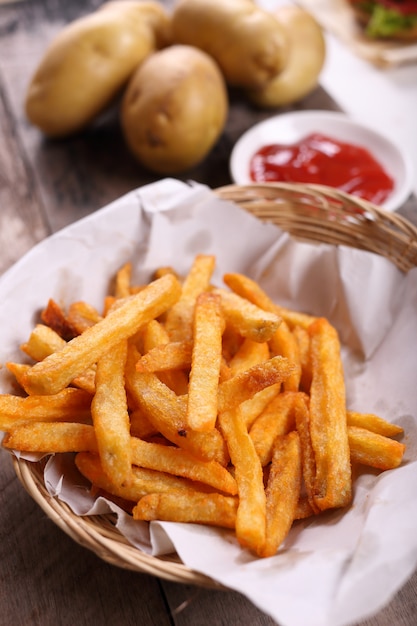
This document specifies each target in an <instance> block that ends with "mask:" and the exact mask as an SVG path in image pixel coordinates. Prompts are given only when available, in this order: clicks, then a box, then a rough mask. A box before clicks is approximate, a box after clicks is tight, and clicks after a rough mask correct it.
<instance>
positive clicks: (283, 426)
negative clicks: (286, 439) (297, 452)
mask: <svg viewBox="0 0 417 626" xmlns="http://www.w3.org/2000/svg"><path fill="white" fill-rule="evenodd" d="M298 393H301V392H298V391H297V392H293V391H285V392H283V393H279V394H276V395H275V396H274V397H273V398H272V399H271V401H270V402H269V403H268V404H267V405H266V407H265V408H264V410H263V411H262V413H260V415H259V416H258V417H257V418H256V420H255V421H254V422H253V424H252V425H251V427H250V430H249V435H250V438H251V439H252V441H253V445H254V446H255V450H256V453H257V455H258V456H259V460H260V461H261V465H262V467H265V466H266V465H268V463H270V462H271V459H272V450H273V447H274V442H275V439H276V438H277V437H279V436H281V435H286V434H287V433H289V432H290V431H291V430H293V429H294V427H295V417H294V402H295V399H296V397H297V394H298Z"/></svg>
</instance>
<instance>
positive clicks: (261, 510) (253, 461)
mask: <svg viewBox="0 0 417 626" xmlns="http://www.w3.org/2000/svg"><path fill="white" fill-rule="evenodd" d="M219 425H220V429H221V431H222V433H223V437H224V438H225V440H226V442H227V447H228V450H229V453H230V458H231V462H232V464H233V465H234V471H235V478H236V482H237V488H238V495H239V504H238V509H237V514H236V537H237V540H238V541H239V543H240V545H241V546H242V547H244V548H248V549H249V550H251V551H252V552H254V553H255V554H259V552H260V550H261V549H262V546H263V545H264V543H265V520H266V496H265V489H264V482H263V472H262V466H261V463H260V461H259V458H258V455H257V454H256V450H255V448H254V445H253V443H252V440H251V438H250V437H249V434H248V431H247V428H246V426H245V424H244V423H243V420H242V418H241V417H240V416H239V414H238V413H237V411H233V410H231V411H224V412H222V413H220V414H219Z"/></svg>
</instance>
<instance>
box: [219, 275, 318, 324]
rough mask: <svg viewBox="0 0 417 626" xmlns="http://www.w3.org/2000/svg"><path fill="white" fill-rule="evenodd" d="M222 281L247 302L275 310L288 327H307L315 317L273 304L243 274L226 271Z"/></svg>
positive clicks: (262, 291) (254, 282)
mask: <svg viewBox="0 0 417 626" xmlns="http://www.w3.org/2000/svg"><path fill="white" fill-rule="evenodd" d="M223 281H224V283H225V284H226V285H227V286H228V287H229V288H230V289H231V290H232V291H234V292H235V293H237V294H238V295H239V296H241V297H242V298H246V299H247V300H249V302H252V303H253V304H256V306H258V307H260V308H261V309H264V311H271V312H276V313H277V314H278V315H280V316H281V317H282V319H283V320H285V322H287V324H288V326H289V327H290V328H293V327H294V326H302V327H303V328H308V327H309V326H310V324H311V322H313V321H314V320H315V317H313V316H312V315H307V314H305V313H299V312H298V311H292V310H290V309H286V308H285V307H282V306H279V305H278V304H275V303H274V302H273V300H271V298H270V297H269V296H268V295H267V294H266V293H265V291H264V290H263V289H262V287H261V286H260V285H259V284H258V283H257V282H256V281H254V280H252V279H251V278H249V277H248V276H245V275H244V274H238V273H227V274H224V276H223Z"/></svg>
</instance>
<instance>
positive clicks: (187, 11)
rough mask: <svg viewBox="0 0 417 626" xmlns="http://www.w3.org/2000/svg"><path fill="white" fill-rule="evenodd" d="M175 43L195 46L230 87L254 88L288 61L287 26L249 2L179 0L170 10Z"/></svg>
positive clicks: (244, 0)
mask: <svg viewBox="0 0 417 626" xmlns="http://www.w3.org/2000/svg"><path fill="white" fill-rule="evenodd" d="M172 36H173V40H174V42H176V43H181V44H187V45H190V46H196V47H197V48H200V49H201V50H204V51H205V52H207V53H208V54H210V55H211V56H212V57H213V58H214V59H215V60H216V61H217V63H218V64H219V66H220V68H221V70H222V72H223V74H224V76H225V78H226V81H227V83H228V84H229V85H234V86H240V87H257V86H259V85H262V84H264V83H265V82H267V81H269V80H271V79H272V77H273V76H275V75H276V74H278V73H279V72H281V71H282V69H283V68H284V66H285V64H286V60H287V52H288V43H287V37H286V33H285V29H284V28H283V27H282V25H281V24H280V23H279V22H278V21H277V20H276V19H275V18H274V16H273V15H272V14H271V13H267V12H266V11H263V10H262V9H260V8H259V7H258V6H257V5H256V4H255V3H254V2H252V0H210V1H209V2H208V1H207V0H179V1H178V2H177V4H176V5H175V6H174V10H173V14H172Z"/></svg>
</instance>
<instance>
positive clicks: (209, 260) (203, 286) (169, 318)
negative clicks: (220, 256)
mask: <svg viewBox="0 0 417 626" xmlns="http://www.w3.org/2000/svg"><path fill="white" fill-rule="evenodd" d="M215 263H216V259H215V257H214V256H212V255H204V254H198V255H197V256H196V257H195V259H194V262H193V264H192V266H191V269H190V271H189V273H188V275H187V276H186V277H185V279H184V282H183V285H182V292H181V297H180V298H179V300H178V301H177V302H176V303H175V304H174V306H172V307H171V308H170V310H169V311H167V314H166V319H165V328H166V330H167V332H168V334H169V337H170V339H171V341H183V340H185V341H190V340H192V336H193V316H194V306H195V303H196V300H197V297H198V296H199V295H200V293H203V292H204V291H207V290H208V289H209V287H210V281H211V277H212V275H213V271H214V266H215Z"/></svg>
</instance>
